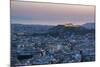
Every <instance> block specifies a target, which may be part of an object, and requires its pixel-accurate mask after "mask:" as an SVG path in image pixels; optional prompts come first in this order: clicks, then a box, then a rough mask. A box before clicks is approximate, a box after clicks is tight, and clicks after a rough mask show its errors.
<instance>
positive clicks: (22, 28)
mask: <svg viewBox="0 0 100 67" xmlns="http://www.w3.org/2000/svg"><path fill="white" fill-rule="evenodd" d="M52 27H53V26H49V25H24V24H11V29H12V32H27V33H29V32H31V33H35V32H46V31H47V30H48V29H50V28H52Z"/></svg>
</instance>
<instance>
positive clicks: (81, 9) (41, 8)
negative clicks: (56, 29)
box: [11, 1, 95, 25]
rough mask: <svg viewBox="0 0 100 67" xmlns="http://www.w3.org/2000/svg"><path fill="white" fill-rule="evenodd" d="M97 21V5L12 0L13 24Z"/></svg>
mask: <svg viewBox="0 0 100 67" xmlns="http://www.w3.org/2000/svg"><path fill="white" fill-rule="evenodd" d="M94 22H95V6H92V5H91V6H86V5H84V6H83V5H71V4H51V3H36V2H23V1H20V2H18V1H11V23H12V24H39V25H59V24H67V23H72V24H78V25H80V24H85V23H94Z"/></svg>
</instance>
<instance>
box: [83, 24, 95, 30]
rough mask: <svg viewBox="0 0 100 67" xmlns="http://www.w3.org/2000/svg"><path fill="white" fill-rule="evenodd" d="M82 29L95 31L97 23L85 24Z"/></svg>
mask: <svg viewBox="0 0 100 67" xmlns="http://www.w3.org/2000/svg"><path fill="white" fill-rule="evenodd" d="M82 27H84V28H86V29H95V23H86V24H83V25H82Z"/></svg>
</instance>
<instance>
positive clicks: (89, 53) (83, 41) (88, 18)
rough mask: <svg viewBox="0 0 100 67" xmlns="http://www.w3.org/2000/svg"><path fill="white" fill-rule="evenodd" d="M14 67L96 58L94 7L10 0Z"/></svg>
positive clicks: (12, 64)
mask: <svg viewBox="0 0 100 67" xmlns="http://www.w3.org/2000/svg"><path fill="white" fill-rule="evenodd" d="M10 58H11V67H17V66H31V65H45V64H61V63H62V64H63V63H79V62H93V61H95V6H93V5H74V4H73V5H72V4H53V3H42V2H41V3H40V2H24V1H16V0H11V57H10Z"/></svg>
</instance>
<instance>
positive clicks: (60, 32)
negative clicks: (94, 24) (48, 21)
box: [49, 25, 94, 36]
mask: <svg viewBox="0 0 100 67" xmlns="http://www.w3.org/2000/svg"><path fill="white" fill-rule="evenodd" d="M90 32H91V30H90V29H86V28H84V27H81V26H72V25H71V26H68V25H67V26H65V25H58V26H55V27H53V28H50V29H49V33H50V34H51V35H53V36H64V35H65V36H70V35H72V34H76V35H84V34H87V33H90ZM93 32H94V31H93Z"/></svg>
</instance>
